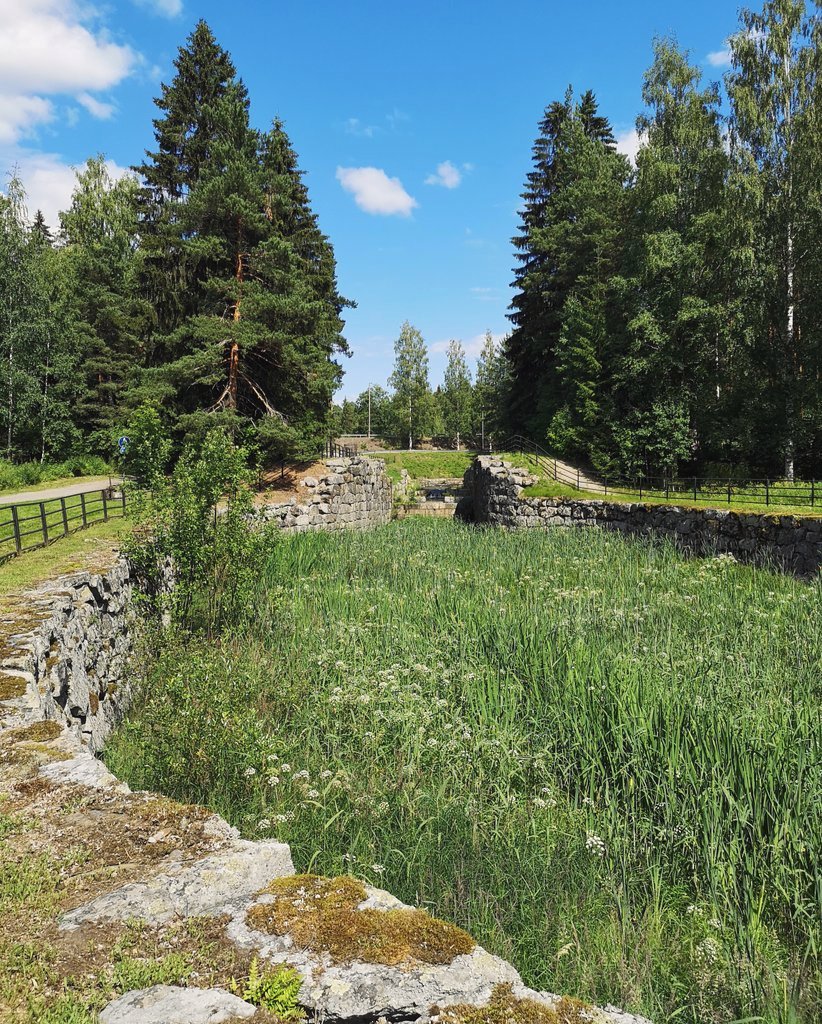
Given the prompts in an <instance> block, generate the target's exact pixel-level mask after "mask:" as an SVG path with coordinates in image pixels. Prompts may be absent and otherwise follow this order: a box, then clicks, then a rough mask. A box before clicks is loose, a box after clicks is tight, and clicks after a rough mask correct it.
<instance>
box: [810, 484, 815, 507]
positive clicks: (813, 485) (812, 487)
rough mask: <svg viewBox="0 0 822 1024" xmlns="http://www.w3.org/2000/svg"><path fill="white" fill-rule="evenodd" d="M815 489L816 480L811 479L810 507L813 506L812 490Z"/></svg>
mask: <svg viewBox="0 0 822 1024" xmlns="http://www.w3.org/2000/svg"><path fill="white" fill-rule="evenodd" d="M815 490H816V481H815V480H811V508H813V503H814V497H815V495H814V491H815Z"/></svg>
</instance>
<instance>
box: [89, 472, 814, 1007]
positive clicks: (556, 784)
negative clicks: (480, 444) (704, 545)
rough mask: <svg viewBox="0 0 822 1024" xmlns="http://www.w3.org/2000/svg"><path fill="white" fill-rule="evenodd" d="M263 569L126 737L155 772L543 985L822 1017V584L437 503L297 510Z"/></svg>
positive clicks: (149, 782)
mask: <svg viewBox="0 0 822 1024" xmlns="http://www.w3.org/2000/svg"><path fill="white" fill-rule="evenodd" d="M408 458H409V459H410V458H411V456H408ZM258 576H259V588H258V591H257V592H256V594H255V597H254V600H253V601H252V602H251V604H252V606H253V608H254V614H253V616H252V617H251V618H250V619H249V620H247V621H246V623H245V626H244V628H242V629H238V630H236V631H235V632H234V633H233V634H232V635H228V634H224V635H223V637H222V638H221V642H220V643H219V644H214V645H205V646H204V645H202V644H199V643H198V644H186V645H185V646H183V647H180V646H177V645H175V646H174V647H172V649H171V650H170V651H169V652H168V654H167V656H166V657H164V658H162V659H161V660H160V663H159V664H158V665H157V667H156V668H155V670H154V671H153V672H152V674H151V677H150V679H149V680H148V682H147V684H146V687H145V690H144V692H143V695H142V697H141V699H140V700H139V701H136V702H135V704H134V705H133V712H132V715H131V717H130V719H129V720H128V721H127V722H126V724H125V726H124V727H123V729H122V730H121V731H120V732H118V734H117V735H116V736H115V737H114V739H113V741H112V744H111V745H110V746H108V747H107V750H106V758H107V759H108V760H109V762H110V764H111V765H112V766H113V767H114V768H115V769H116V770H117V771H118V773H121V775H122V777H125V778H127V779H128V780H129V782H130V783H131V784H132V786H133V787H134V788H160V789H162V790H164V791H165V792H167V793H168V794H169V795H171V796H174V797H175V798H178V799H181V800H191V799H196V800H205V801H206V802H207V803H208V804H209V805H210V806H212V807H214V808H215V809H217V810H219V811H220V812H221V813H223V814H225V815H226V816H227V817H228V818H229V819H230V820H232V822H233V823H235V824H237V825H239V826H240V827H241V828H242V829H243V830H244V831H245V833H246V834H247V835H254V836H261V835H262V836H265V835H276V836H277V837H278V838H281V839H283V840H286V841H288V842H289V843H291V844H292V850H293V853H294V858H295V862H296V864H297V866H298V870H311V871H318V872H322V873H323V874H328V875H332V876H333V875H338V874H341V873H343V872H354V873H355V874H357V875H359V876H360V877H363V878H366V879H368V880H370V881H372V882H374V883H375V884H377V885H379V886H381V887H386V888H388V889H389V890H390V891H392V892H395V893H396V894H397V895H398V896H399V897H400V898H401V899H404V900H406V901H407V902H411V903H423V904H424V905H425V906H427V907H429V908H430V909H431V911H432V912H433V913H435V914H436V915H437V916H439V917H443V918H445V919H449V920H452V921H454V922H455V923H456V924H458V925H461V926H463V927H466V928H467V929H468V930H469V931H470V932H471V933H472V934H473V935H474V936H475V937H476V938H477V940H478V941H479V942H481V943H482V945H483V946H485V947H486V948H489V949H491V950H492V951H494V952H497V953H500V954H502V955H504V956H506V957H508V958H511V959H512V960H513V961H514V962H515V963H516V964H517V966H518V967H519V968H520V969H521V970H522V972H523V974H524V976H525V978H526V980H527V981H528V983H529V984H531V985H533V986H534V987H537V988H548V989H550V990H551V991H570V992H574V993H576V994H577V995H579V996H580V997H581V998H584V999H585V1000H586V1001H590V1002H594V1003H600V1004H601V1003H605V1002H612V1003H615V1004H617V1005H622V1006H626V1007H627V1008H628V1009H631V1010H634V1011H638V1012H643V1013H645V1014H646V1015H647V1016H649V1017H650V1018H651V1019H655V1020H665V1019H668V1018H671V1017H673V1018H674V1019H677V1020H680V1021H682V1022H688V1024H704V1022H705V1021H722V1020H732V1019H740V1018H745V1017H751V1016H759V1017H761V1018H762V1019H763V1021H767V1022H769V1024H777V1022H778V1024H786V1022H787V1021H788V1020H791V1019H793V1020H794V1021H797V1022H807V1024H810V1022H811V1021H815V1020H817V1019H818V1018H819V1013H820V1007H822V986H820V978H819V973H818V970H817V961H816V959H815V956H816V954H815V952H814V950H815V949H816V948H818V943H819V941H820V935H819V930H818V929H819V920H818V915H817V913H816V909H817V907H818V896H817V891H818V890H817V886H818V885H819V870H820V868H819V866H820V864H822V857H820V851H819V849H818V846H819V837H820V835H822V823H820V820H819V814H820V808H822V801H820V799H819V793H820V787H822V777H820V773H819V766H820V763H822V762H820V758H819V751H820V744H822V735H820V730H819V716H818V702H819V698H820V693H819V678H820V677H819V672H818V650H817V647H818V643H817V638H816V634H817V629H816V622H817V620H818V617H819V615H820V597H821V596H822V595H821V594H820V590H819V587H818V586H816V587H809V586H808V585H807V584H802V583H800V582H798V581H795V580H792V579H790V578H786V577H781V576H778V575H775V574H771V573H768V572H765V571H762V570H754V569H750V568H745V567H742V566H738V565H735V564H734V563H733V561H732V560H729V559H727V558H714V559H693V560H687V559H685V558H683V557H681V556H680V555H679V554H677V553H676V551H675V550H674V549H673V548H672V547H670V546H668V545H650V546H649V545H647V544H646V543H645V542H639V541H631V540H626V539H624V538H622V537H620V536H618V535H615V534H607V533H604V532H598V531H548V532H545V533H543V532H541V531H533V532H528V533H519V534H517V533H513V534H508V533H504V532H502V531H499V532H496V531H481V532H479V533H478V532H477V531H476V530H475V529H471V528H459V527H457V526H455V525H452V524H449V523H442V522H436V521H433V522H432V521H425V520H420V521H414V520H408V521H405V522H403V523H397V524H392V525H391V526H388V527H385V528H382V529H380V530H377V531H373V532H369V533H356V534H355V533H352V534H328V535H323V534H300V535H297V536H295V537H290V538H289V537H286V538H283V540H282V542H281V543H280V544H278V545H277V546H276V547H275V548H273V549H272V550H271V551H270V552H268V553H267V555H266V557H265V558H262V557H261V558H260V559H259V561H258ZM284 650H287V651H288V652H289V656H288V657H286V658H284V657H282V652H283V651H284ZM272 664H276V672H275V673H272ZM512 891H515V892H516V893H517V899H516V900H512V899H511V898H510V894H511V892H512ZM791 1015H793V1016H792V1017H791Z"/></svg>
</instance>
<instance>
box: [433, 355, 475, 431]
mask: <svg viewBox="0 0 822 1024" xmlns="http://www.w3.org/2000/svg"><path fill="white" fill-rule="evenodd" d="M472 397H473V396H472V392H471V373H470V371H469V369H468V364H467V363H466V361H465V349H464V348H463V346H462V342H460V341H449V342H448V363H447V365H446V367H445V378H444V380H443V387H442V393H441V396H440V407H441V409H442V418H443V424H444V427H445V431H446V433H447V434H448V435H449V436H451V437H456V442H457V450H458V451H459V448H460V435H462V437H463V438H464V437H465V435H466V434H467V433H468V432H469V431H470V429H471V424H472V422H473V411H472Z"/></svg>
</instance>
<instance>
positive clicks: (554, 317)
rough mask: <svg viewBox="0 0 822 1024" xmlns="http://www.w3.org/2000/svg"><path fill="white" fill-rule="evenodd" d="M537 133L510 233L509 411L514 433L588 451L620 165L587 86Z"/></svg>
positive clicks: (623, 174)
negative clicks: (515, 265)
mask: <svg viewBox="0 0 822 1024" xmlns="http://www.w3.org/2000/svg"><path fill="white" fill-rule="evenodd" d="M540 130H541V133H540V136H539V138H538V139H537V142H536V144H535V146H534V164H535V167H534V170H533V171H532V172H531V173H530V174H529V176H528V189H527V191H526V193H525V194H524V197H523V198H524V199H525V209H524V213H523V231H522V234H521V235H520V236H519V238H517V239H515V245H516V246H517V248H518V249H519V250H520V252H519V253H518V259H519V260H520V261H521V264H522V265H521V267H520V268H519V270H518V271H517V278H516V280H515V282H514V286H515V287H516V288H517V295H516V297H515V299H514V301H513V303H512V306H513V308H514V312H513V313H512V314H511V320H512V321H513V322H514V325H515V326H514V330H513V331H512V332H511V335H510V337H509V339H508V341H507V343H506V346H505V354H506V358H507V359H508V363H509V369H510V374H511V382H510V384H511V398H510V403H509V414H510V418H511V425H512V427H513V428H514V429H515V430H516V431H518V432H524V433H526V434H529V435H530V436H532V437H534V438H535V439H537V440H539V441H543V440H544V439H545V438H546V437H548V438H549V439H550V441H551V443H553V444H554V445H555V446H559V447H560V448H561V449H562V450H563V451H564V452H567V453H568V454H576V455H580V454H582V455H591V454H592V452H593V449H594V448H595V447H596V448H597V449H599V448H601V447H603V442H602V440H601V439H600V437H599V435H600V434H601V433H602V430H603V425H602V421H603V418H604V416H605V413H604V412H603V411H602V409H601V408H600V405H601V404H602V402H601V396H602V389H601V382H600V381H599V380H598V375H599V371H600V367H601V365H602V364H603V360H604V359H605V355H604V352H603V349H604V346H605V345H606V343H607V339H608V337H609V335H610V333H611V332H610V328H609V324H608V322H607V320H608V317H610V316H612V315H613V312H612V311H613V303H611V302H610V301H609V295H608V284H607V282H609V281H610V279H611V277H612V276H613V274H614V271H615V267H616V265H617V262H616V261H617V259H618V251H619V245H620V229H621V216H622V207H623V197H624V184H625V181H626V179H627V177H628V168H627V164H626V161H625V159H624V157H621V156H619V155H618V154H617V153H616V152H615V150H614V140H613V135H612V133H611V129H610V125H609V123H608V121H607V119H605V118H603V117H601V116H600V115H599V113H598V110H597V105H596V101H595V99H594V97H593V94H592V93H590V92H587V93H585V94H584V95H583V97H582V99H581V100H580V102H579V103H576V104H575V103H574V102H573V97H572V95H571V92H570V90H569V91H568V93H567V94H566V96H565V99H564V101H563V102H562V103H555V104H553V105H552V106H551V107H549V108H548V110H547V112H546V116H545V118H544V119H543V121H542V123H541V125H540ZM572 299H573V303H572V306H571V307H569V306H568V303H569V302H570V301H571V300H572ZM583 325H584V327H583ZM606 447H607V445H606Z"/></svg>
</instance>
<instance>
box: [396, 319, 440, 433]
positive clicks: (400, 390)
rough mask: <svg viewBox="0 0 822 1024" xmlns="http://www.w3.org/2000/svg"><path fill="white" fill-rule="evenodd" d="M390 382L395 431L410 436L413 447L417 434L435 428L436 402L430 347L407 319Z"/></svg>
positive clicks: (402, 330) (399, 341)
mask: <svg viewBox="0 0 822 1024" xmlns="http://www.w3.org/2000/svg"><path fill="white" fill-rule="evenodd" d="M388 383H389V385H390V387H391V388H392V390H393V392H394V393H393V395H392V396H391V406H392V413H393V424H394V430H393V433H395V434H397V435H399V436H407V438H408V447H409V449H411V448H413V446H414V438H417V439H419V437H420V436H421V435H423V434H429V433H430V432H431V427H432V420H433V404H432V397H431V388H430V386H429V383H428V350H427V349H426V347H425V342H424V341H423V337H422V335H421V334H420V332H419V331H418V330H417V328H416V327H413V326H412V325H411V324H410V323H409V322H408V321H407V320H406V321H405V323H404V324H403V325H402V329H401V330H400V334H399V337H398V338H397V340H396V341H395V342H394V370H393V372H392V374H391V376H390V377H389V379H388Z"/></svg>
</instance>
